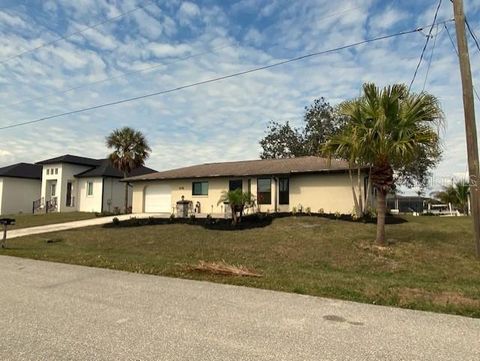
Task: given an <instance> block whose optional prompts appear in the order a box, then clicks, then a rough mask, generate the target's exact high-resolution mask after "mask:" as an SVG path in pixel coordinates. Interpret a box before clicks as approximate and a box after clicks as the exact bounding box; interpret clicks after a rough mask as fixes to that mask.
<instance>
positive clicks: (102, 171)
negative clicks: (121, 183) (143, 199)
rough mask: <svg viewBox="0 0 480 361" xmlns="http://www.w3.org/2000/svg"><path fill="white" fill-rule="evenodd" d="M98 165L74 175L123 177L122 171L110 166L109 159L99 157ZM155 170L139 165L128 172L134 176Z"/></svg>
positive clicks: (84, 176)
mask: <svg viewBox="0 0 480 361" xmlns="http://www.w3.org/2000/svg"><path fill="white" fill-rule="evenodd" d="M100 162H101V163H100V165H99V166H97V167H95V168H92V169H88V170H86V171H84V172H82V173H79V174H77V175H75V177H77V178H86V177H111V178H123V174H122V172H120V171H119V170H118V169H116V168H114V167H113V166H112V163H111V162H110V160H109V159H101V160H100ZM153 172H155V170H154V169H151V168H148V167H144V166H140V167H138V168H135V169H134V170H132V172H130V174H129V176H131V177H134V176H140V175H144V174H148V173H153Z"/></svg>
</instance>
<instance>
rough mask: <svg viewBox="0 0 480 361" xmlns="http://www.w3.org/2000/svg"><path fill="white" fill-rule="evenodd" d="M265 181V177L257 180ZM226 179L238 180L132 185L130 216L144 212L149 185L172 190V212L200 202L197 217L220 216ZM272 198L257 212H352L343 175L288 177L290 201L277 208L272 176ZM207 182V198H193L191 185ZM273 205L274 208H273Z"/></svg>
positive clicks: (253, 186) (253, 182) (254, 187)
mask: <svg viewBox="0 0 480 361" xmlns="http://www.w3.org/2000/svg"><path fill="white" fill-rule="evenodd" d="M261 178H266V177H261ZM230 179H238V178H223V177H222V178H206V179H182V180H180V179H179V180H158V181H150V182H138V183H133V212H134V213H141V212H144V204H145V200H144V190H145V188H146V187H148V186H149V185H151V184H160V183H164V184H168V185H170V187H171V189H172V204H171V208H172V212H173V211H174V209H175V204H176V202H177V201H178V200H180V199H181V197H182V195H183V196H184V197H185V200H191V201H192V202H193V204H194V205H195V204H196V202H200V205H201V210H200V211H201V213H210V214H221V213H223V212H224V209H223V205H222V204H220V205H217V202H218V200H219V199H220V196H221V194H222V191H225V190H228V184H229V180H230ZM248 179H250V180H251V192H252V193H253V195H254V196H255V198H258V197H257V178H256V177H247V178H243V190H244V191H247V187H248ZM271 179H272V183H271V184H272V188H271V190H272V196H271V203H270V204H262V205H259V206H258V208H257V209H259V210H260V211H261V212H276V211H278V212H291V211H292V208H293V207H296V208H297V209H299V208H300V207H301V208H303V209H304V210H305V209H306V208H307V207H310V209H311V211H312V212H318V211H319V210H320V209H323V211H324V212H326V213H334V212H340V213H346V214H350V213H351V212H352V210H353V207H354V204H353V197H352V191H351V183H350V179H349V177H348V175H347V174H346V173H331V174H325V173H324V174H311V175H293V176H290V197H289V204H288V205H279V204H278V200H279V195H278V177H275V176H272V177H271ZM194 181H195V182H199V181H208V183H209V185H208V195H207V196H193V195H192V182H194ZM275 204H277V206H275Z"/></svg>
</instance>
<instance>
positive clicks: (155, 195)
mask: <svg viewBox="0 0 480 361" xmlns="http://www.w3.org/2000/svg"><path fill="white" fill-rule="evenodd" d="M145 212H146V213H162V212H168V213H171V212H172V193H171V191H170V186H168V185H165V184H161V185H150V186H147V188H146V189H145Z"/></svg>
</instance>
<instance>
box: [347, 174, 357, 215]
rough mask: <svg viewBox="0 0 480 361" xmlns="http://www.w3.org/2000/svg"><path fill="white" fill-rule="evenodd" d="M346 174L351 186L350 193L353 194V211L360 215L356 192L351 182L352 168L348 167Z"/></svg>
mask: <svg viewBox="0 0 480 361" xmlns="http://www.w3.org/2000/svg"><path fill="white" fill-rule="evenodd" d="M348 175H349V177H350V185H351V186H352V195H353V204H354V207H355V213H356V214H357V216H360V213H359V207H358V199H357V193H356V192H355V184H354V183H353V176H352V169H351V168H349V169H348Z"/></svg>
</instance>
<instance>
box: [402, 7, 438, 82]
mask: <svg viewBox="0 0 480 361" xmlns="http://www.w3.org/2000/svg"><path fill="white" fill-rule="evenodd" d="M441 5H442V0H439V1H438V5H437V9H436V10H435V15H434V17H433V23H432V26H431V27H430V30H429V32H428V35H427V39H426V41H425V45H424V46H423V49H422V53H421V54H420V59H419V60H418V64H417V67H416V68H415V72H414V73H413V78H412V81H411V82H410V85H409V86H408V91H410V89H412V85H413V83H414V82H415V78H416V77H417V73H418V69H419V68H420V64H422V60H423V55H424V54H425V50H426V49H427V46H428V42H429V41H430V36H431V35H432V30H433V26H434V25H435V21H436V20H437V16H438V10H440V6H441Z"/></svg>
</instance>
